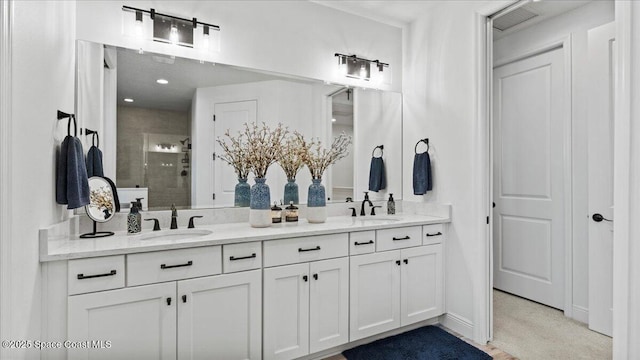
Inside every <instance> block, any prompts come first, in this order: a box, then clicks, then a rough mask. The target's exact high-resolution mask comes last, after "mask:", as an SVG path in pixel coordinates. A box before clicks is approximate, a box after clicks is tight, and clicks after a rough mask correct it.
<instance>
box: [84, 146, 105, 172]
mask: <svg viewBox="0 0 640 360" xmlns="http://www.w3.org/2000/svg"><path fill="white" fill-rule="evenodd" d="M87 176H88V177H92V176H101V177H103V176H104V171H103V170H102V151H100V149H98V148H97V147H96V146H95V145H94V146H92V147H90V148H89V152H88V153H87Z"/></svg>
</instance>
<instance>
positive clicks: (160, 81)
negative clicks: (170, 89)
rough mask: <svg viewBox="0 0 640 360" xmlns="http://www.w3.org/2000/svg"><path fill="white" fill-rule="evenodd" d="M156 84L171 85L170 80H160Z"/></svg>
mask: <svg viewBox="0 0 640 360" xmlns="http://www.w3.org/2000/svg"><path fill="white" fill-rule="evenodd" d="M156 82H157V83H158V84H161V85H167V84H168V83H169V80H167V79H158V80H156Z"/></svg>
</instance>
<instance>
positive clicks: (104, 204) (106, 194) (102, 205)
mask: <svg viewBox="0 0 640 360" xmlns="http://www.w3.org/2000/svg"><path fill="white" fill-rule="evenodd" d="M89 197H90V203H91V206H93V207H96V208H98V210H100V211H104V210H109V212H113V194H112V193H111V189H107V188H106V187H104V186H103V187H100V188H99V189H95V190H91V192H90V194H89Z"/></svg>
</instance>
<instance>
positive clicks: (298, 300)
mask: <svg viewBox="0 0 640 360" xmlns="http://www.w3.org/2000/svg"><path fill="white" fill-rule="evenodd" d="M263 346H264V348H263V356H264V359H293V358H297V357H300V356H304V355H307V354H309V264H308V263H304V264H296V265H287V266H278V267H273V268H268V269H264V345H263Z"/></svg>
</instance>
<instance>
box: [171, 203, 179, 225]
mask: <svg viewBox="0 0 640 360" xmlns="http://www.w3.org/2000/svg"><path fill="white" fill-rule="evenodd" d="M177 228H178V210H177V209H176V204H171V229H177Z"/></svg>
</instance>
